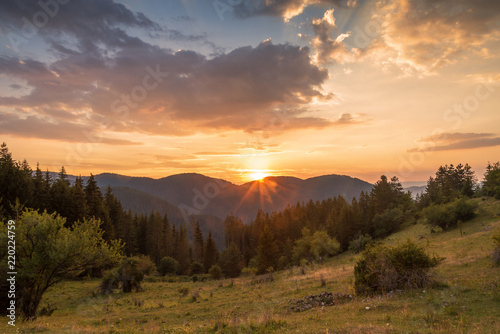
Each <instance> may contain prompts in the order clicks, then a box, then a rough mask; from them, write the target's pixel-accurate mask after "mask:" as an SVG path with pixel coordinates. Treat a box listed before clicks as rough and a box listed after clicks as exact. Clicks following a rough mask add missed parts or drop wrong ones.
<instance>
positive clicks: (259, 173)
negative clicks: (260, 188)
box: [248, 170, 270, 181]
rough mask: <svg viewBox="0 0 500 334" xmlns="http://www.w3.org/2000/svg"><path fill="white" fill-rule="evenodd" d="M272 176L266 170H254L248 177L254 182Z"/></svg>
mask: <svg viewBox="0 0 500 334" xmlns="http://www.w3.org/2000/svg"><path fill="white" fill-rule="evenodd" d="M267 176H270V174H269V173H267V171H265V170H254V171H251V172H250V173H249V174H248V177H249V178H250V180H252V181H262V179H263V178H265V177H267Z"/></svg>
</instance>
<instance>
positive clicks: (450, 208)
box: [422, 198, 477, 230]
mask: <svg viewBox="0 0 500 334" xmlns="http://www.w3.org/2000/svg"><path fill="white" fill-rule="evenodd" d="M476 207H477V205H476V204H475V203H474V202H472V201H467V200H466V199H465V198H460V199H458V200H456V201H454V202H451V203H448V204H440V205H437V204H433V205H431V206H429V207H427V208H425V209H423V210H422V216H423V217H425V218H426V219H427V223H428V224H429V225H431V226H432V227H440V228H442V229H443V230H446V229H448V228H450V227H453V226H456V225H457V223H458V221H459V220H461V221H467V220H470V219H472V218H474V216H475V213H474V210H475V209H476Z"/></svg>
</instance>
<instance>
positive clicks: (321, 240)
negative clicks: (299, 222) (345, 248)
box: [311, 231, 341, 260]
mask: <svg viewBox="0 0 500 334" xmlns="http://www.w3.org/2000/svg"><path fill="white" fill-rule="evenodd" d="M340 250H341V248H340V244H339V243H338V241H337V240H335V239H332V238H330V236H329V235H328V233H326V232H325V231H316V232H314V234H313V236H312V240H311V253H312V254H313V255H314V257H315V259H316V260H321V259H322V258H324V257H327V256H333V255H335V254H337V253H339V252H340Z"/></svg>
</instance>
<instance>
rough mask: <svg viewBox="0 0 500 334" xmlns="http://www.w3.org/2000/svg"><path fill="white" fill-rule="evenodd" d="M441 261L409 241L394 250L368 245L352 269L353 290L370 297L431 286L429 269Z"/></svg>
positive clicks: (392, 248)
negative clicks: (396, 290) (398, 290)
mask: <svg viewBox="0 0 500 334" xmlns="http://www.w3.org/2000/svg"><path fill="white" fill-rule="evenodd" d="M441 261H442V258H439V257H435V256H434V257H430V256H429V255H427V254H426V253H425V251H424V249H423V247H420V246H418V245H416V244H415V243H413V242H412V241H410V240H408V241H407V242H405V243H404V244H401V245H398V246H395V247H388V246H383V245H378V246H369V247H368V248H367V249H366V250H365V251H364V252H363V254H362V258H361V259H360V260H359V261H358V262H357V263H356V265H355V267H354V278H355V279H354V288H355V290H356V293H357V294H360V295H367V294H368V295H369V294H374V293H384V292H389V291H392V290H395V289H405V288H420V287H425V286H428V285H430V284H431V283H433V281H432V278H431V276H430V269H431V268H432V267H435V266H436V265H437V264H439V263H440V262H441Z"/></svg>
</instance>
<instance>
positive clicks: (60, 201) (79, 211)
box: [0, 143, 218, 274]
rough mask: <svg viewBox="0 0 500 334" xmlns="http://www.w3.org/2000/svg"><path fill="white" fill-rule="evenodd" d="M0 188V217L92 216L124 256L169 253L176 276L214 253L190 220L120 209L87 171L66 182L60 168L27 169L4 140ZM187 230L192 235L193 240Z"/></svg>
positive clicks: (78, 218)
mask: <svg viewBox="0 0 500 334" xmlns="http://www.w3.org/2000/svg"><path fill="white" fill-rule="evenodd" d="M0 190H1V194H0V219H1V220H6V219H16V218H18V217H19V215H20V214H21V212H22V211H23V210H24V209H27V208H31V209H35V210H38V211H39V212H44V211H47V212H48V213H49V214H52V213H57V214H59V215H60V216H62V217H64V218H66V223H65V226H66V227H71V226H73V225H74V224H75V223H76V222H77V221H80V222H82V221H83V220H84V219H90V218H96V219H99V220H100V221H101V229H102V230H103V231H104V234H103V238H104V240H106V241H110V240H115V239H120V240H122V241H123V243H124V251H125V253H126V255H128V256H133V255H137V254H143V255H148V256H149V257H150V258H151V259H152V260H153V261H154V262H155V264H156V265H159V264H160V260H161V259H162V258H163V257H165V256H168V257H172V258H174V259H175V260H176V261H178V263H179V269H178V271H177V273H178V274H188V273H189V272H190V266H191V262H193V261H200V262H201V263H204V264H206V265H207V266H212V265H213V264H214V263H215V262H216V260H217V258H218V254H215V255H213V256H212V257H214V258H215V259H216V260H212V259H211V258H210V256H209V257H208V259H205V258H204V254H205V253H207V254H210V253H211V252H212V253H213V252H217V247H216V244H215V242H214V240H213V239H212V236H211V233H209V235H208V237H207V238H206V240H204V238H203V235H202V233H201V229H200V226H199V223H197V222H196V221H192V222H190V225H189V227H188V226H186V225H185V224H184V225H181V226H175V225H174V224H171V223H170V222H169V219H168V217H167V216H166V215H160V213H158V212H152V213H151V214H149V215H137V214H133V213H132V212H131V211H125V210H124V209H123V207H122V205H121V203H120V201H119V200H118V199H117V198H116V197H115V196H114V195H113V193H112V191H111V188H110V187H108V188H107V190H106V191H105V192H104V194H103V193H102V191H101V189H100V188H99V187H98V185H97V182H96V181H95V179H94V176H93V175H92V174H91V175H90V177H89V178H88V180H87V181H86V182H84V180H83V179H82V178H81V177H77V179H76V181H75V182H74V183H73V184H71V182H70V181H69V180H68V175H67V174H66V171H65V169H64V167H62V168H61V170H60V172H59V173H58V176H57V178H55V179H53V178H52V177H51V175H50V173H49V172H48V171H45V172H43V171H41V170H40V167H39V165H38V164H37V167H36V169H35V170H32V169H31V167H30V165H29V164H28V162H27V161H26V160H24V161H22V162H20V161H15V160H14V159H13V158H12V153H11V152H9V149H8V147H7V145H6V144H5V143H3V144H2V145H1V147H0ZM188 228H190V229H191V231H188ZM188 232H190V233H191V234H193V242H190V241H189V238H188ZM201 248H202V251H200V249H201Z"/></svg>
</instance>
